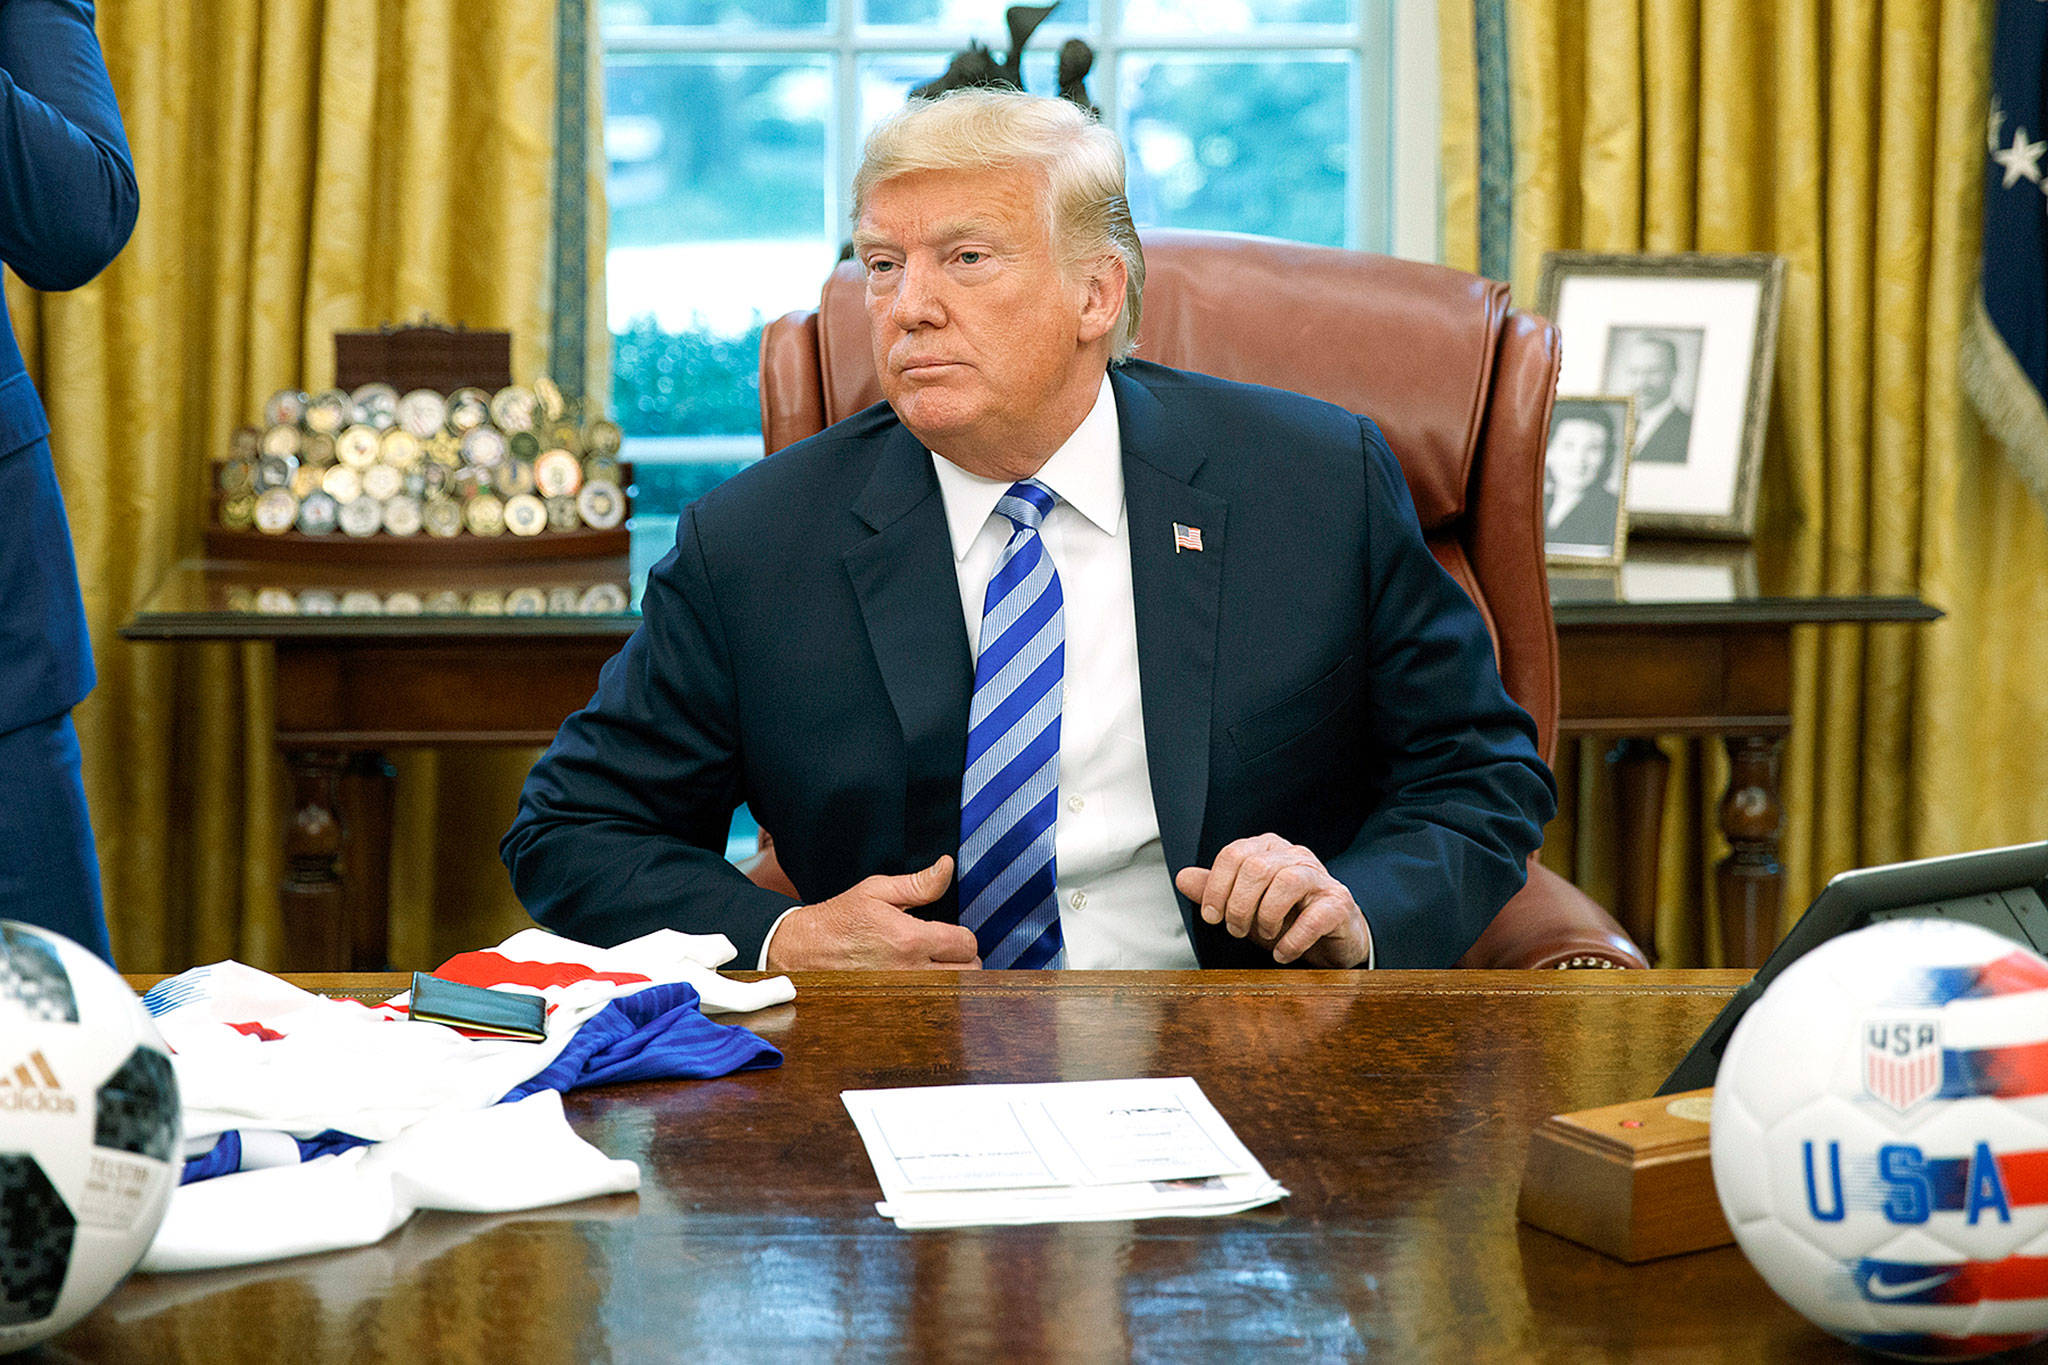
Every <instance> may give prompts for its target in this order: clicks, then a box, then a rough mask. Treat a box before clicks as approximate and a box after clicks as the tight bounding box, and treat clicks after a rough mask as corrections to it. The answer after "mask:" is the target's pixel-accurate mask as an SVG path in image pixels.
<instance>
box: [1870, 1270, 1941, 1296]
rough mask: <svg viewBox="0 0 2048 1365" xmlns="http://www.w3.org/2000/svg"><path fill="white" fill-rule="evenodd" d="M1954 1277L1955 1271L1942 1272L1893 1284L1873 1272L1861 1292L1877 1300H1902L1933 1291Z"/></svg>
mask: <svg viewBox="0 0 2048 1365" xmlns="http://www.w3.org/2000/svg"><path fill="white" fill-rule="evenodd" d="M1955 1277H1956V1273H1955V1271H1953V1270H1944V1271H1942V1272H1941V1273H1940V1274H1939V1275H1929V1276H1928V1277H1927V1278H1925V1279H1922V1280H1899V1281H1897V1282H1893V1281H1891V1280H1885V1279H1880V1278H1879V1277H1878V1273H1877V1272H1876V1271H1875V1270H1873V1271H1871V1272H1870V1278H1869V1279H1867V1280H1865V1281H1864V1282H1863V1292H1864V1294H1865V1295H1867V1296H1868V1297H1870V1298H1873V1299H1878V1300H1885V1299H1903V1298H1906V1297H1907V1296H1909V1295H1912V1294H1919V1293H1922V1292H1924V1291H1926V1290H1929V1289H1933V1288H1934V1287H1935V1286H1936V1285H1943V1284H1947V1283H1948V1282H1949V1281H1950V1280H1952V1279H1954V1278H1955Z"/></svg>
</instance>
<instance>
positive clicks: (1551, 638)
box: [749, 231, 1647, 967]
mask: <svg viewBox="0 0 2048 1365" xmlns="http://www.w3.org/2000/svg"><path fill="white" fill-rule="evenodd" d="M1143 238H1144V245H1145V264H1146V278H1145V306H1144V314H1143V318H1142V326H1141V327H1140V329H1139V336H1138V354H1139V355H1141V356H1143V357H1145V358H1146V359H1148V360H1156V361H1158V362H1160V363H1161V364H1165V365H1172V366H1176V367H1178V368H1180V369H1187V370H1199V371H1201V372H1203V373H1205V374H1213V375H1220V376H1222V377H1224V378H1226V379H1238V380H1246V381H1249V382H1252V383H1257V384H1268V385H1271V386H1273V387H1275V388H1283V389H1292V390H1295V391H1297V392H1300V393H1306V394H1310V395H1313V396H1314V397H1317V398H1322V399H1325V400H1327V401H1329V402H1332V403H1336V404H1338V405H1339V406H1340V407H1344V408H1347V409H1349V410H1350V411H1353V412H1362V413H1365V414H1367V415H1368V416H1370V417H1372V418H1373V419H1374V420H1375V421H1377V422H1378V423H1379V424H1380V427H1381V429H1382V430H1383V431H1385V433H1386V436H1387V440H1388V441H1389V443H1391V444H1392V446H1393V448H1394V453H1395V454H1396V455H1398V456H1399V457H1400V460H1401V467H1402V471H1403V472H1404V473H1405V474H1406V475H1407V476H1408V487H1409V491H1410V492H1411V493H1412V494H1413V495H1414V498H1415V506H1416V511H1417V513H1418V515H1419V516H1420V517H1421V520H1422V526H1423V530H1424V531H1425V532H1426V533H1427V536H1428V540H1429V545H1430V548H1431V549H1432V550H1434V551H1435V553H1436V557H1437V559H1438V560H1439V561H1440V562H1441V563H1442V564H1443V565H1444V567H1445V568H1446V569H1448V570H1449V571H1450V572H1451V574H1452V575H1453V576H1454V577H1455V578H1456V579H1457V580H1458V582H1459V583H1460V584H1461V585H1462V586H1463V587H1464V589H1465V591H1466V592H1467V593H1469V594H1470V595H1471V597H1472V600H1473V601H1474V602H1476V603H1478V605H1479V610H1480V613H1481V614H1482V615H1483V616H1484V617H1485V618H1486V623H1487V626H1488V628H1489V629H1490V630H1492V632H1493V638H1494V645H1495V650H1496V654H1497V657H1498V659H1499V662H1500V671H1501V677H1502V679H1503V680H1504V681H1505V682H1506V684H1507V690H1508V693H1509V695H1511V696H1512V697H1514V699H1515V700H1516V701H1518V702H1520V703H1521V704H1522V705H1523V706H1524V707H1525V708H1527V709H1528V711H1529V714H1530V715H1532V716H1534V717H1535V718H1536V729H1537V736H1538V743H1539V747H1540V749H1541V752H1542V754H1543V758H1544V761H1545V762H1549V761H1551V760H1552V758H1553V757H1554V756H1555V753H1556V747H1557V632H1556V628H1555V626H1554V625H1553V623H1552V621H1551V616H1550V593H1549V587H1548V584H1547V582H1546V580H1545V577H1544V571H1543V534H1542V505H1543V447H1544V443H1545V436H1546V433H1547V431H1548V428H1549V425H1550V404H1551V398H1552V396H1553V395H1554V392H1555V390H1556V387H1557V364H1558V341H1557V328H1556V327H1555V326H1554V325H1552V324H1551V323H1550V322H1548V321H1546V320H1545V319H1543V318H1540V317H1536V316H1534V315H1533V314H1529V313H1524V312H1521V311H1519V310H1516V309H1511V308H1509V307H1508V289H1507V286H1506V285H1504V284H1500V283H1498V282H1496V281H1493V280H1486V279H1480V278H1478V277H1477V276H1473V275H1467V274H1465V273H1463V272H1462V271H1457V270H1450V269H1447V268H1445V267H1442V266H1434V265H1421V264H1417V263H1415V262H1412V261H1403V260H1396V259H1394V258H1392V257H1387V256H1374V255H1369V254H1366V253H1363V252H1356V251H1339V250H1335V249H1333V248H1329V247H1316V246H1304V245H1300V244H1298V243H1293V242H1278V241H1271V240H1267V239H1264V238H1257V237H1240V236H1234V235H1230V234H1224V233H1206V232H1172V231H1153V232H1147V233H1144V234H1143ZM862 293H863V289H862V284H861V278H860V271H859V268H858V267H857V266H855V265H852V264H843V265H841V266H840V267H839V268H838V269H837V270H836V271H835V272H833V275H832V277H831V278H830V279H829V280H827V281H826V282H825V290H824V295H823V298H822V299H821V301H820V303H819V306H818V309H817V311H815V312H799V313H791V314H789V315H788V316H787V317H784V318H781V319H778V320H777V321H775V322H773V323H771V324H769V326H768V328H767V329H766V331H765V332H764V333H763V335H762V338H761V429H762V431H763V433H764V434H765V436H766V439H767V447H768V450H769V451H770V452H771V453H772V452H774V451H777V450H780V449H781V448H782V447H784V446H786V445H789V444H790V443H791V442H793V441H798V440H801V439H803V438H804V437H806V436H810V435H813V434H815V433H817V432H819V431H822V430H824V429H825V427H827V426H828V425H830V424H831V423H833V422H836V421H838V420H840V419H841V418H843V417H847V416H850V415H852V414H853V413H856V412H859V411H860V410H861V409H862V408H864V407H867V406H868V405H869V404H871V403H876V402H879V401H880V400H881V397H882V393H881V386H880V384H879V383H878V381H877V380H876V378H875V371H874V362H873V360H872V358H871V353H870V350H869V346H868V324H867V313H866V310H865V308H864V306H863V303H862ZM749 870H750V875H752V876H754V877H755V879H756V880H757V881H760V882H762V883H763V884H764V885H776V886H778V888H779V889H782V890H785V891H787V890H788V889H789V888H788V883H787V879H786V878H783V877H782V874H781V868H780V867H779V866H778V865H777V864H776V862H775V859H774V854H773V851H772V849H771V848H770V847H769V846H768V841H766V840H764V843H763V854H762V856H760V857H758V858H756V859H754V860H752V865H751V866H750V869H749ZM1459 965H1461V966H1466V967H1642V966H1646V965H1647V964H1646V963H1645V962H1644V960H1643V956H1642V954H1641V952H1640V951H1638V949H1637V948H1636V946H1635V944H1633V943H1631V942H1630V941H1629V938H1628V936H1627V935H1626V934H1625V933H1623V932H1622V929H1621V926H1620V925H1619V924H1617V923H1615V921H1614V919H1613V918H1612V917H1611V916H1610V915H1608V913H1607V912H1606V911H1605V910H1603V909H1601V908H1600V906H1599V905H1597V904H1595V903H1594V902H1593V901H1592V900H1591V899H1590V898H1589V897H1587V896H1586V895H1585V894H1584V893H1583V892H1581V891H1580V890H1579V889H1578V888H1577V887H1575V886H1573V885H1572V884H1571V883H1570V882H1568V881H1566V880H1564V878H1562V877H1559V876H1558V875H1557V874H1556V873H1554V872H1551V871H1550V870H1549V869H1548V868H1545V867H1543V866H1542V865H1541V864H1540V863H1538V862H1537V861H1536V860H1535V859H1534V858H1533V857H1532V858H1531V859H1530V860H1529V883H1528V885H1527V886H1526V887H1524V888H1523V890H1522V891H1521V892H1519V893H1518V894H1517V895H1516V896H1515V897H1514V899H1512V900H1510V901H1509V902H1508V904H1507V906H1506V907H1505V908H1504V909H1503V910H1502V911H1501V912H1500V915H1499V916H1498V917H1497V918H1496V919H1495V920H1494V922H1493V924H1492V926H1491V927H1489V928H1488V929H1487V930H1486V932H1485V933H1484V934H1482V935H1481V936H1480V938H1479V941H1478V942H1477V943H1475V944H1474V945H1473V946H1472V949H1471V951H1470V952H1468V953H1466V954H1465V956H1464V958H1463V959H1462V961H1461V962H1460V964H1459Z"/></svg>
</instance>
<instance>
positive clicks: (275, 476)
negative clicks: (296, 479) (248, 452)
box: [250, 455, 299, 493]
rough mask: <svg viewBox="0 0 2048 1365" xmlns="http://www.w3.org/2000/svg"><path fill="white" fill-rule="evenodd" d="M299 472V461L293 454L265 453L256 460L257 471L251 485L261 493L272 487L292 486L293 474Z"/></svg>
mask: <svg viewBox="0 0 2048 1365" xmlns="http://www.w3.org/2000/svg"><path fill="white" fill-rule="evenodd" d="M298 472H299V461H298V459H297V457H296V456H292V455H265V456H263V457H262V458H261V459H259V460H257V461H256V473H255V476H254V477H253V478H252V479H251V480H250V486H251V487H252V488H254V489H255V490H256V491H257V492H259V493H261V492H263V491H264V490H266V489H271V488H290V487H291V486H292V475H294V474H296V473H298Z"/></svg>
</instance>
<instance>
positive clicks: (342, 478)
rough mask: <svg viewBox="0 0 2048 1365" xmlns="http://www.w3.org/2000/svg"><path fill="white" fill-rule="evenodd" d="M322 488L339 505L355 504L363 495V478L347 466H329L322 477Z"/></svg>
mask: <svg viewBox="0 0 2048 1365" xmlns="http://www.w3.org/2000/svg"><path fill="white" fill-rule="evenodd" d="M320 488H321V490H322V491H323V492H325V493H326V494H327V496H328V497H330V498H333V499H334V500H335V501H336V502H338V503H349V502H354V501H355V500H356V499H357V498H360V497H361V496H362V495H363V476H362V475H360V474H358V473H356V471H355V470H353V469H350V468H349V467H348V466H347V465H345V464H335V465H329V466H327V469H326V471H325V472H324V473H322V474H321V475H320Z"/></svg>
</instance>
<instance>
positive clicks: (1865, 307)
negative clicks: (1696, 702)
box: [1445, 0, 2048, 965]
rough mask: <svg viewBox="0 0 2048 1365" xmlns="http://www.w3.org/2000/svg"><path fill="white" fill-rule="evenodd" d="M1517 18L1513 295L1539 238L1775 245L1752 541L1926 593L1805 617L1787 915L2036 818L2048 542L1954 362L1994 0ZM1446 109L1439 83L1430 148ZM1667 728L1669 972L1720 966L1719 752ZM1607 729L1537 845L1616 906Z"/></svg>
mask: <svg viewBox="0 0 2048 1365" xmlns="http://www.w3.org/2000/svg"><path fill="white" fill-rule="evenodd" d="M1508 9H1509V33H1510V40H1511V46H1512V58H1511V67H1512V72H1513V113H1514V153H1515V223H1514V227H1515V254H1514V262H1515V267H1514V268H1515V278H1514V283H1515V285H1516V291H1517V297H1518V298H1519V299H1520V300H1521V301H1523V302H1524V303H1530V302H1533V299H1534V290H1535V283H1536V278H1537V273H1538V270H1539V268H1540V263H1541V259H1542V256H1543V253H1544V252H1546V251H1549V250H1553V249H1560V248H1581V249H1590V250H1601V251H1652V252H1667V251H1686V250H1693V251H1709V252H1744V251H1772V252H1776V253H1778V254H1780V255H1782V256H1784V257H1785V258H1786V261H1787V264H1788V274H1787V287H1786V291H1785V303H1784V314H1783V318H1782V323H1781V331H1780V339H1779V346H1778V355H1777V365H1776V374H1775V382H1774V392H1773V395H1772V414H1771V425H1770V432H1769V436H1768V439H1767V442H1766V450H1765V462H1764V474H1763V480H1762V493H1761V499H1760V502H1761V506H1760V518H1759V520H1760V527H1759V534H1758V552H1759V554H1760V556H1762V557H1763V558H1764V559H1765V560H1766V562H1767V563H1768V564H1769V565H1770V568H1771V571H1772V572H1773V574H1774V575H1775V576H1777V577H1778V578H1780V579H1781V580H1782V581H1784V582H1786V583H1788V584H1789V585H1790V586H1791V587H1792V589H1793V590H1794V591H1807V592H1830V593H1845V594H1848V593H1859V592H1870V593H1917V594H1919V595H1920V596H1922V597H1924V598H1925V599H1927V600H1928V601H1930V602H1932V603H1934V604H1935V605H1937V606H1939V607H1941V608H1943V609H1944V610H1945V611H1947V612H1948V617H1947V619H1946V620H1944V621H1942V622H1939V623H1937V624H1935V625H1932V626H1928V627H1904V626H1884V627H1874V628H1869V629H1856V628H1847V627H1838V628H1829V629H1824V630H1823V629H1818V628H1814V629H1802V630H1800V631H1798V632H1797V633H1796V635H1795V640H1794V649H1793V724H1794V732H1793V736H1792V738H1791V740H1790V741H1789V742H1788V743H1787V745H1786V747H1785V752H1784V763H1783V775H1782V786H1783V792H1784V797H1785V805H1786V809H1787V811H1788V818H1787V821H1786V826H1785V830H1784V841H1783V862H1784V865H1785V869H1786V874H1787V875H1786V882H1787V890H1786V896H1785V905H1784V913H1785V923H1786V924H1787V925H1789V924H1790V922H1791V920H1792V919H1793V918H1796V916H1797V915H1798V914H1799V912H1800V911H1801V910H1803V909H1804V907H1805V905H1806V903H1807V901H1808V900H1809V899H1810V897H1811V896H1812V895H1813V894H1814V893H1815V892H1816V891H1817V890H1818V889H1819V887H1820V885H1821V884H1822V883H1823V882H1824V881H1825V880H1826V879H1827V878H1828V877H1829V876H1831V875H1833V874H1834V873H1836V872H1840V871H1842V870H1844V869H1846V868H1850V867H1856V866H1867V865H1870V864H1873V863H1879V862H1888V861H1894V860H1897V859H1901V858H1908V857H1923V856H1930V855H1934V854H1938V853H1945V852H1954V851H1959V850H1963V849H1967V848H1974V847H1983V846H1988V845H1992V844H1998V843H2009V842H2015V841H2018V840H2021V839H2027V838H2039V837H2041V835H2042V833H2043V831H2044V830H2048V783H2044V782H2042V781H2041V780H2040V779H2039V777H2038V776H2037V774H2038V773H2039V772H2040V771H2042V769H2043V765H2044V764H2048V688H2043V687H2042V686H2040V684H2039V681H2038V680H2039V679H2040V678H2041V677H2042V676H2043V675H2044V669H2048V632H2043V631H2041V630H2039V629H2038V627H2037V623H2038V622H2039V621H2040V620H2041V619H2042V613H2043V611H2044V609H2048V536H2044V535H2043V521H2042V516H2041V512H2040V508H2039V505H2038V504H2037V503H2035V502H2034V500H2033V499H2031V498H2030V497H2028V496H2026V494H2025V493H2024V490H2023V488H2022V487H2021V485H2020V484H2019V482H2018V480H2017V479H2016V478H2015V477H2014V476H2013V475H2012V474H2011V473H2010V472H2009V470H2008V468H2007V465H2006V462H2005V460H2004V458H2003V456H2002V454H2001V453H2000V452H1998V451H1997V450H1996V448H1995V447H1994V446H1992V445H1991V444H1990V443H1989V442H1988V440H1987V439H1986V438H1985V437H1984V436H1983V434H1982V433H1981V431H1980V430H1979V428H1978V427H1977V425H1976V423H1975V422H1974V420H1973V419H1972V418H1971V416H1970V414H1969V411H1968V409H1967V406H1966V405H1965V404H1964V403H1963V401H1962V397H1961V389H1960V386H1959V382H1958V378H1957V346H1958V340H1959V338H1960V335H1961V331H1962V325H1963V318H1964V317H1965V315H1966V313H1967V305H1968V301H1969V297H1970V294H1971V291H1972V289H1973V287H1974V284H1975V279H1976V269H1977V252H1978V243H1979V238H1980V234H1981V210H1980V207H1979V202H1978V201H1979V196H1980V195H1981V184H1982V174H1983V169H1982V165H1983V155H1984V153H1983V148H1982V140H1983V126H1984V119H1985V101H1986V75H1985V71H1986V58H1987V51H1988V49H1987V46H1986V45H1987V42H1988V31H1989V29H1988V16H1989V11H1990V4H1989V0H1921V2H1920V3H1895V2H1894V3H1887V2H1886V0H1832V3H1829V2H1828V0H1732V2H1731V3H1727V4H1719V5H1703V4H1701V3H1699V0H1509V5H1508ZM1447 41H1448V39H1447ZM1446 76H1447V80H1448V79H1449V69H1448V68H1447V71H1446ZM1457 108H1458V101H1457V100H1455V99H1453V97H1452V96H1451V95H1449V94H1447V95H1446V98H1445V125H1446V133H1447V136H1449V135H1452V134H1453V133H1455V132H1456V131H1457V129H1458V128H1459V126H1460V125H1459V124H1458V123H1457V122H1456V120H1455V118H1454V114H1455V113H1456V111H1457ZM1446 202H1447V204H1448V203H1454V202H1461V201H1459V200H1458V199H1457V198H1456V196H1455V195H1453V194H1451V193H1450V192H1448V191H1447V194H1446ZM1447 239H1448V234H1447ZM1566 344H1567V345H1569V344H1570V343H1569V339H1567V343H1566ZM1660 745H1661V747H1662V749H1663V751H1664V752H1665V754H1666V755H1667V756H1668V757H1670V758H1671V759H1672V770H1671V785H1670V789H1669V793H1668V795H1667V800H1666V809H1665V834H1664V842H1663V846H1662V850H1661V853H1662V859H1663V863H1662V867H1663V876H1662V886H1661V888H1660V911H1659V919H1658V947H1659V956H1660V960H1661V961H1662V962H1664V963H1665V964H1667V965H1685V964H1691V963H1698V962H1716V961H1719V960H1720V957H1719V945H1718V944H1717V943H1716V942H1715V941H1714V935H1713V934H1712V933H1711V931H1708V930H1706V929H1705V926H1706V925H1707V924H1708V923H1709V920H1710V907H1711V906H1712V904H1713V867H1714V863H1715V862H1716V861H1717V860H1718V859H1719V858H1720V857H1721V856H1722V854H1723V853H1725V851H1726V850H1725V847H1724V845H1723V843H1722V841H1721V840H1720V838H1719V836H1718V832H1717V829H1716V820H1717V811H1716V807H1717V804H1718V802H1719V799H1720V793H1721V789H1722V784H1723V783H1725V781H1726V776H1727V760H1726V757H1725V755H1724V754H1723V753H1722V751H1721V748H1720V746H1719V745H1718V744H1713V743H1707V742H1698V741H1683V740H1676V739H1665V740H1662V741H1660ZM1607 747H1608V746H1607V745H1606V744H1605V743H1604V742H1598V743H1596V742H1587V743H1585V744H1583V745H1581V746H1578V749H1577V751H1576V752H1573V753H1570V754H1567V755H1563V756H1561V758H1560V763H1559V768H1560V775H1561V776H1562V777H1564V778H1565V779H1566V780H1565V782H1564V784H1563V786H1564V790H1565V792H1566V802H1565V806H1566V809H1565V811H1564V812H1563V813H1562V814H1561V815H1560V817H1559V819H1558V821H1557V822H1556V823H1554V824H1553V825H1552V827H1551V829H1550V831H1549V836H1548V842H1547V844H1546V848H1545V854H1544V856H1545V858H1546V860H1547V861H1548V862H1550V863H1551V865H1552V866H1554V867H1557V868H1558V869H1559V870H1560V871H1563V872H1565V873H1566V874H1567V875H1570V876H1573V877H1575V878H1576V879H1577V880H1579V881H1580V883H1581V884H1582V885H1584V886H1586V887H1587V889H1588V890H1589V891H1590V892H1591V893H1592V894H1594V895H1596V896H1600V897H1602V898H1603V899H1607V900H1609V903H1611V897H1612V893H1613V878H1614V871H1613V868H1614V859H1615V854H1616V850H1615V849H1614V847H1613V846H1612V845H1613V826H1612V811H1613V802H1614V793H1613V790H1612V783H1611V780H1610V778H1609V775H1608V772H1607V764H1606V763H1605V762H1604V757H1605V751H1606V749H1607Z"/></svg>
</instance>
